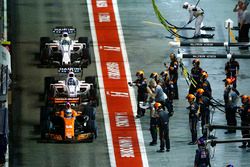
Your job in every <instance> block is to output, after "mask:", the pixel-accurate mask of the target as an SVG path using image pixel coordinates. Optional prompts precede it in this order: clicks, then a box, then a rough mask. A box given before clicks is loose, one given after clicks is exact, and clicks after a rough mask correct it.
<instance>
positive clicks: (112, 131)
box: [87, 0, 148, 167]
mask: <svg viewBox="0 0 250 167" xmlns="http://www.w3.org/2000/svg"><path fill="white" fill-rule="evenodd" d="M97 1H99V0H87V4H88V10H89V19H90V24H91V26H90V27H91V34H92V38H93V44H94V45H93V46H94V51H95V57H96V67H97V73H98V81H99V86H100V88H103V89H100V94H101V101H102V107H103V115H104V120H105V130H106V135H107V142H108V149H109V156H110V163H111V166H112V167H113V166H119V167H120V166H124V167H125V166H138V167H140V166H145V167H148V160H147V156H146V151H145V146H144V140H143V135H142V130H141V126H140V121H139V120H135V119H134V118H135V117H134V116H135V114H136V109H135V108H136V104H135V101H136V100H135V95H134V91H133V89H132V88H130V87H128V85H127V80H131V79H132V77H131V73H130V69H129V63H128V58H127V52H126V47H125V42H124V38H123V32H122V27H121V23H120V16H119V11H118V6H117V1H116V0H113V1H112V0H106V2H107V4H108V6H107V7H100V6H99V7H98V5H97ZM98 3H99V2H98ZM92 4H93V5H92ZM99 5H100V4H99ZM100 13H101V14H100ZM111 26H112V29H108V30H107V28H109V27H111ZM96 27H98V28H97V29H96ZM100 27H102V28H104V29H105V28H106V29H105V30H104V29H102V28H100ZM111 41H112V43H113V45H114V46H113V45H112V46H111V47H121V52H114V50H113V49H108V50H107V48H106V50H104V49H103V46H104V45H103V44H104V43H107V42H111ZM106 62H112V63H116V64H118V66H116V67H117V68H118V69H117V68H115V69H112V70H111V71H110V69H108V68H107V66H106ZM113 70H114V71H113ZM118 71H119V75H118ZM109 72H111V73H113V72H115V73H116V75H117V76H119V77H120V78H113V77H106V76H108V73H109ZM124 91H125V92H126V91H128V92H129V94H128V95H130V96H127V94H122V93H121V92H124ZM105 92H106V93H107V94H105ZM110 92H116V93H112V94H111V96H110V94H108V93H110ZM119 92H120V93H119ZM114 95H119V96H118V97H119V98H118V97H117V96H114ZM120 95H122V96H120ZM124 95H126V96H127V98H120V97H123V96H124ZM124 112H127V114H128V117H127V119H128V121H129V127H116V121H117V120H115V115H117V113H119V114H122V113H124ZM128 158H129V159H128Z"/></svg>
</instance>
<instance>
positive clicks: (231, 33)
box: [230, 29, 236, 43]
mask: <svg viewBox="0 0 250 167" xmlns="http://www.w3.org/2000/svg"><path fill="white" fill-rule="evenodd" d="M230 38H231V41H232V42H233V43H236V40H235V37H234V34H233V31H232V30H231V29H230Z"/></svg>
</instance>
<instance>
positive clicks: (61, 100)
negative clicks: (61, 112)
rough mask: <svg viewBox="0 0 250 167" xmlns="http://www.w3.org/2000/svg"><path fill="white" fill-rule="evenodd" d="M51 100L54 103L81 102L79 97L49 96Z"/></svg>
mask: <svg viewBox="0 0 250 167" xmlns="http://www.w3.org/2000/svg"><path fill="white" fill-rule="evenodd" d="M49 100H50V101H51V102H52V103H53V104H65V103H66V102H70V103H71V104H79V103H80V98H79V97H65V98H61V97H53V98H49Z"/></svg>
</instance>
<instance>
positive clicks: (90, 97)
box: [44, 68, 98, 106]
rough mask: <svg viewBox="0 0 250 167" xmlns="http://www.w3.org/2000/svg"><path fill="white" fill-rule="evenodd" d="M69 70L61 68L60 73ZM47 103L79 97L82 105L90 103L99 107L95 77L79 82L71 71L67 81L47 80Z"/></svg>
mask: <svg viewBox="0 0 250 167" xmlns="http://www.w3.org/2000/svg"><path fill="white" fill-rule="evenodd" d="M65 69H67V68H60V69H59V73H65V72H68V70H65ZM44 86H45V95H46V98H47V99H46V101H47V102H48V101H50V99H53V98H60V97H67V98H73V97H79V98H80V102H81V103H87V102H90V101H91V103H94V104H95V105H96V106H97V105H98V95H97V90H96V89H97V86H96V79H95V76H87V77H85V80H84V81H81V80H78V79H77V77H76V75H75V73H74V72H73V71H72V70H70V71H69V72H68V73H67V77H66V79H65V80H58V81H56V80H55V78H54V77H46V78H45V85H44Z"/></svg>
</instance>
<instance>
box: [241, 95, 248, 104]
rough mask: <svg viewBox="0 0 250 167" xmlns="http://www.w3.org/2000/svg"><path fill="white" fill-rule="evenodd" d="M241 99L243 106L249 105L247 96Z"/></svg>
mask: <svg viewBox="0 0 250 167" xmlns="http://www.w3.org/2000/svg"><path fill="white" fill-rule="evenodd" d="M240 97H241V103H242V104H244V103H247V102H248V100H249V97H248V96H247V95H242V96H240Z"/></svg>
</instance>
